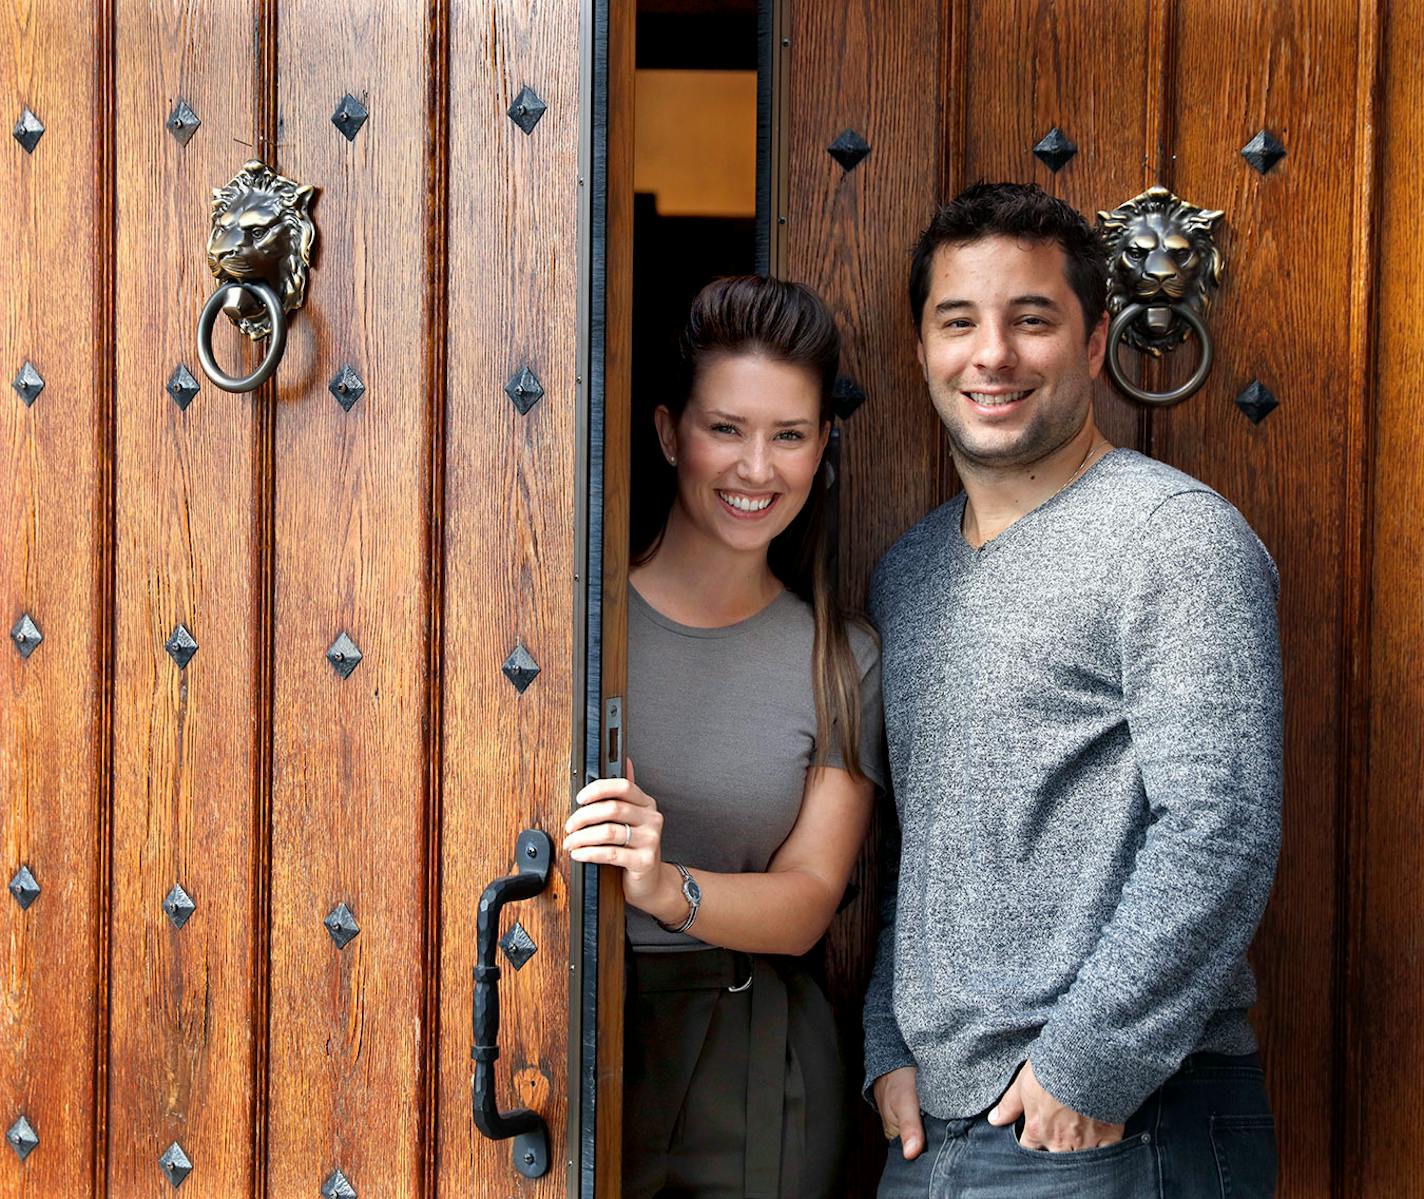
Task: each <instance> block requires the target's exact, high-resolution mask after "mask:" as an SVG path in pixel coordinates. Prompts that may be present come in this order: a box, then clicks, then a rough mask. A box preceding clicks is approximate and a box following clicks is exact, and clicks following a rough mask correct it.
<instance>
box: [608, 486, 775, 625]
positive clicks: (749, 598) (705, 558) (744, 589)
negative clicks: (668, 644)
mask: <svg viewBox="0 0 1424 1199" xmlns="http://www.w3.org/2000/svg"><path fill="white" fill-rule="evenodd" d="M629 578H630V580H631V581H632V583H633V585H634V586H635V587H636V588H637V589H638V594H639V595H641V596H642V597H643V598H644V599H645V600H647V601H648V603H650V604H652V606H653V607H654V608H656V609H657V610H658V611H659V612H661V613H662V614H663V615H664V616H667V617H668V618H670V619H672V620H675V621H677V622H678V623H679V624H685V625H691V626H692V627H694V628H722V627H724V626H726V625H729V624H736V623H737V622H738V621H742V620H746V619H747V618H748V617H749V616H755V615H756V614H757V613H758V612H760V611H761V610H762V609H763V608H765V607H766V606H767V604H769V603H770V602H771V601H772V600H774V599H775V598H776V596H777V595H778V594H779V593H780V592H781V590H782V586H781V583H780V581H779V580H778V579H777V578H776V576H775V575H774V574H772V572H771V567H770V565H768V563H767V560H766V551H765V550H758V551H753V552H751V553H741V552H738V551H736V550H733V549H731V548H730V547H728V546H727V545H725V544H724V543H722V542H719V541H716V540H714V539H712V538H709V537H704V536H701V535H700V534H699V532H698V531H697V530H696V529H695V528H694V527H693V526H692V525H691V523H690V522H689V521H688V520H686V518H685V517H683V515H682V513H681V512H680V511H679V510H678V508H677V505H676V503H674V505H673V509H672V511H671V512H670V513H669V514H668V523H667V529H666V531H665V532H664V533H663V539H662V543H661V544H660V545H659V546H658V552H657V553H656V554H654V555H653V559H652V561H650V562H645V563H644V564H643V565H641V566H638V567H635V568H634V569H633V571H632V572H631V573H630V575H629Z"/></svg>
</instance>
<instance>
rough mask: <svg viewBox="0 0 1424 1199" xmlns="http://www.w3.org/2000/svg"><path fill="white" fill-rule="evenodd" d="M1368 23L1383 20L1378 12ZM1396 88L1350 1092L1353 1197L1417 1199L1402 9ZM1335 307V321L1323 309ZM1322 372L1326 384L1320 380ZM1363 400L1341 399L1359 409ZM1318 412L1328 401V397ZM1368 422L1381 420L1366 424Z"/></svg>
mask: <svg viewBox="0 0 1424 1199" xmlns="http://www.w3.org/2000/svg"><path fill="white" fill-rule="evenodd" d="M1364 15H1366V17H1367V18H1368V17H1373V16H1375V15H1376V14H1375V13H1374V11H1373V10H1366V13H1365V14H1364ZM1387 19H1388V28H1387V32H1386V31H1383V30H1381V31H1380V32H1379V34H1378V35H1377V36H1378V37H1379V39H1380V42H1381V44H1382V45H1383V46H1384V47H1385V49H1384V51H1383V53H1384V55H1385V80H1386V91H1385V95H1384V103H1383V110H1382V111H1383V147H1382V155H1381V171H1380V175H1379V188H1380V190H1379V203H1380V209H1381V218H1382V219H1381V225H1380V237H1379V241H1378V243H1377V245H1378V256H1377V257H1375V258H1372V259H1371V260H1370V262H1369V265H1368V266H1366V265H1365V264H1361V265H1360V266H1358V267H1356V268H1355V269H1356V270H1359V271H1362V272H1363V271H1367V270H1372V271H1377V272H1378V276H1377V277H1378V288H1379V290H1378V320H1377V322H1376V328H1377V329H1378V338H1379V342H1378V354H1377V358H1376V359H1375V361H1376V362H1377V363H1378V375H1377V379H1376V384H1375V387H1374V396H1375V404H1376V406H1375V409H1374V412H1375V421H1376V424H1375V429H1374V436H1373V455H1374V457H1373V483H1374V496H1373V504H1372V507H1373V522H1372V528H1371V530H1370V533H1371V540H1372V543H1373V566H1372V569H1371V570H1370V573H1369V576H1368V591H1367V592H1366V597H1367V598H1368V601H1369V648H1370V652H1369V656H1368V657H1367V658H1365V659H1364V660H1363V661H1361V662H1360V663H1359V664H1358V665H1359V668H1360V674H1361V675H1362V676H1363V677H1362V678H1361V679H1360V682H1361V685H1362V686H1363V688H1364V692H1365V696H1366V709H1365V710H1366V712H1367V714H1368V737H1369V740H1368V745H1367V746H1359V747H1357V748H1356V753H1357V754H1359V753H1360V752H1361V751H1362V750H1364V749H1367V750H1368V759H1367V761H1368V779H1367V789H1365V790H1364V791H1363V792H1362V793H1358V794H1355V795H1354V796H1352V797H1351V802H1350V813H1351V818H1352V821H1353V824H1354V827H1353V829H1352V834H1353V835H1352V839H1353V841H1354V842H1355V843H1356V845H1357V847H1358V849H1357V854H1356V856H1355V858H1354V859H1353V861H1354V862H1356V863H1358V869H1357V871H1355V872H1352V873H1351V874H1350V875H1349V877H1350V879H1351V882H1352V891H1353V894H1354V896H1355V898H1356V913H1357V915H1356V918H1355V920H1354V922H1353V923H1352V925H1351V935H1352V937H1353V938H1354V939H1355V943H1354V945H1353V946H1352V948H1353V957H1354V962H1355V968H1354V969H1353V971H1352V972H1351V978H1350V982H1351V987H1352V990H1351V993H1350V995H1349V996H1348V1002H1349V1004H1350V1008H1351V1014H1352V1023H1353V1034H1354V1035H1353V1037H1352V1038H1351V1045H1350V1050H1351V1052H1350V1055H1349V1057H1348V1058H1347V1059H1346V1062H1345V1064H1344V1069H1345V1073H1344V1077H1343V1078H1342V1079H1341V1085H1342V1086H1343V1088H1344V1090H1345V1094H1344V1104H1343V1111H1344V1115H1345V1120H1346V1127H1347V1129H1348V1130H1349V1131H1350V1132H1351V1133H1353V1134H1354V1135H1353V1136H1352V1137H1351V1138H1350V1140H1349V1141H1348V1142H1347V1145H1346V1152H1345V1155H1344V1157H1343V1162H1342V1169H1341V1171H1340V1180H1341V1183H1342V1188H1341V1192H1340V1193H1341V1194H1344V1195H1348V1196H1352V1197H1353V1196H1360V1197H1364V1196H1376V1195H1408V1194H1412V1193H1414V1192H1415V1191H1417V1189H1418V1187H1419V1165H1418V1153H1417V1151H1415V1150H1413V1149H1412V1148H1405V1146H1412V1143H1413V1142H1412V1140H1411V1139H1410V1135H1409V1132H1408V1130H1409V1127H1410V1123H1411V1121H1410V1116H1411V1114H1412V1113H1413V1112H1415V1111H1418V1110H1419V1107H1420V1104H1421V1101H1424V1077H1421V1075H1420V1071H1419V1062H1420V1061H1421V1060H1424V999H1421V993H1420V966H1419V963H1420V962H1421V961H1424V952H1421V950H1424V938H1421V932H1420V921H1419V913H1420V911H1421V910H1424V893H1421V892H1422V891H1424V888H1421V880H1424V844H1421V841H1420V837H1419V814H1420V803H1419V797H1420V795H1421V794H1424V749H1421V743H1420V739H1419V729H1420V728H1421V727H1424V631H1421V623H1420V612H1421V611H1424V582H1421V578H1420V571H1419V563H1420V562H1421V561H1424V526H1421V523H1420V519H1419V513H1420V511H1421V507H1424V468H1421V465H1420V453H1419V449H1420V437H1421V435H1420V430H1421V429H1424V319H1421V316H1420V311H1419V283H1418V280H1419V276H1420V272H1421V271H1424V248H1421V243H1420V240H1419V235H1418V224H1419V213H1420V211H1421V209H1424V172H1421V171H1420V169H1419V146H1420V139H1421V137H1424V76H1421V74H1420V71H1419V63H1420V61H1421V59H1424V5H1422V4H1420V3H1419V0H1403V2H1400V0H1396V2H1395V3H1391V4H1390V5H1389V6H1388V8H1387ZM1322 311H1323V310H1322ZM1317 377H1319V376H1317ZM1358 398H1359V397H1356V396H1348V397H1341V399H1340V400H1339V401H1338V402H1340V403H1344V404H1348V405H1352V404H1354V403H1355V402H1357V400H1358ZM1312 402H1314V403H1328V402H1329V401H1328V400H1327V399H1326V397H1325V396H1323V395H1320V396H1317V397H1315V398H1314V399H1313V400H1312ZM1366 416H1368V413H1366Z"/></svg>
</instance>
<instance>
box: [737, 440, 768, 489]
mask: <svg viewBox="0 0 1424 1199" xmlns="http://www.w3.org/2000/svg"><path fill="white" fill-rule="evenodd" d="M771 473H772V472H771V450H770V447H768V446H767V444H766V443H765V442H764V441H762V440H761V439H760V438H752V439H751V440H750V441H748V442H747V443H746V444H745V446H744V447H743V449H742V456H741V459H740V461H739V462H738V463H737V474H738V475H739V476H740V477H741V478H742V479H745V480H746V481H747V482H749V483H762V482H765V481H766V480H767V479H770V478H771Z"/></svg>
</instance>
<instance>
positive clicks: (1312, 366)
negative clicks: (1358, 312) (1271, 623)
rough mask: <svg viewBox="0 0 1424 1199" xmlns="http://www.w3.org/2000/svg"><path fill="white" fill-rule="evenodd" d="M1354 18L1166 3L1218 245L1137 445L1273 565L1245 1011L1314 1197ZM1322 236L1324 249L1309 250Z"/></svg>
mask: <svg viewBox="0 0 1424 1199" xmlns="http://www.w3.org/2000/svg"><path fill="white" fill-rule="evenodd" d="M1355 22H1356V12H1355V9H1354V7H1353V6H1351V5H1342V4H1338V3H1317V4H1311V5H1304V4H1293V5H1283V4H1282V5H1261V6H1255V5H1253V6H1242V7H1226V6H1223V5H1220V4H1215V3H1208V2H1206V0H1180V3H1179V5H1178V25H1177V29H1176V42H1177V54H1176V58H1177V64H1178V65H1177V71H1178V75H1177V79H1176V82H1175V93H1176V97H1177V104H1176V107H1177V116H1176V121H1177V139H1176V146H1175V153H1176V156H1177V160H1176V179H1175V183H1176V188H1177V193H1178V194H1179V195H1181V196H1183V197H1184V198H1186V199H1188V200H1191V201H1192V202H1194V203H1198V204H1202V205H1204V206H1206V207H1210V208H1219V209H1223V210H1224V211H1225V212H1226V220H1225V222H1224V223H1225V225H1226V228H1227V231H1228V232H1227V234H1226V237H1225V238H1224V239H1223V241H1224V248H1225V252H1226V254H1227V256H1228V258H1227V268H1226V275H1225V278H1224V284H1223V289H1222V293H1221V296H1220V302H1219V304H1218V306H1217V307H1216V308H1215V309H1214V310H1213V314H1212V330H1213V334H1214V337H1215V341H1216V348H1217V359H1216V365H1215V367H1214V368H1213V371H1212V376H1211V378H1210V379H1209V380H1208V382H1207V384H1206V386H1205V387H1204V388H1203V389H1202V391H1200V392H1199V393H1198V394H1197V395H1196V396H1195V397H1193V398H1192V399H1191V400H1190V401H1189V402H1187V403H1184V404H1181V405H1179V406H1178V407H1176V408H1173V409H1171V410H1170V411H1168V412H1166V413H1160V414H1158V415H1157V416H1156V418H1155V420H1154V424H1153V437H1154V440H1153V447H1152V448H1153V452H1154V454H1155V455H1156V456H1157V457H1159V458H1162V459H1163V460H1164V461H1167V462H1170V463H1171V464H1172V465H1174V466H1177V467H1180V468H1181V469H1182V470H1185V471H1187V472H1188V473H1189V474H1192V475H1194V476H1196V477H1197V478H1200V479H1202V480H1203V481H1204V482H1206V483H1208V484H1210V485H1211V486H1212V487H1214V488H1216V489H1217V490H1218V491H1220V492H1221V493H1222V494H1223V495H1225V496H1226V498H1227V499H1229V500H1231V501H1232V502H1233V503H1234V504H1236V506H1237V507H1238V508H1240V509H1241V511H1242V513H1243V514H1244V515H1245V516H1246V519H1247V520H1248V521H1250V522H1251V525H1252V527H1253V528H1255V530H1256V532H1257V533H1258V535H1259V536H1260V537H1261V539H1262V541H1264V542H1265V544H1266V546H1267V548H1268V549H1269V550H1270V551H1271V553H1272V555H1273V556H1274V557H1275V560H1276V563H1277V565H1278V567H1279V569H1280V574H1281V599H1280V605H1279V612H1280V622H1281V643H1282V647H1283V657H1284V663H1285V696H1286V710H1285V734H1286V742H1285V755H1286V776H1285V816H1284V844H1283V849H1282V854H1281V861H1280V867H1279V870H1278V873H1277V879H1276V887H1275V892H1274V895H1273V898H1272V901H1271V904H1270V907H1269V909H1268V911H1267V914H1266V918H1265V921H1264V924H1263V926H1262V929H1261V931H1260V933H1259V934H1258V936H1257V940H1256V945H1255V949H1254V953H1253V961H1254V963H1255V965H1256V968H1257V975H1258V980H1259V984H1260V992H1261V999H1260V1002H1259V1003H1258V1005H1257V1007H1256V1009H1255V1011H1254V1016H1253V1019H1254V1023H1255V1026H1256V1028H1257V1031H1258V1034H1259V1036H1260V1039H1261V1043H1262V1049H1263V1056H1264V1058H1265V1062H1266V1066H1267V1081H1268V1085H1269V1088H1270V1092H1271V1096H1272V1100H1273V1103H1274V1104H1275V1108H1276V1118H1277V1125H1278V1128H1279V1139H1280V1150H1281V1164H1282V1170H1281V1189H1280V1193H1281V1195H1282V1196H1286V1197H1290V1196H1305V1195H1312V1196H1313V1195H1320V1194H1325V1193H1326V1191H1327V1189H1328V1187H1329V1186H1330V1175H1331V1149H1332V1140H1333V1136H1334V1129H1335V1124H1334V1119H1333V1115H1334V1113H1333V1108H1332V1090H1333V1087H1334V1084H1335V1080H1334V1079H1333V1077H1332V1073H1333V1071H1332V1056H1333V1054H1332V1047H1333V1033H1334V1021H1335V1019H1336V1016H1337V1013H1338V1011H1339V996H1338V995H1337V994H1335V993H1334V989H1333V987H1332V979H1333V977H1334V967H1335V947H1334V945H1333V934H1334V928H1335V921H1336V916H1337V908H1336V896H1335V891H1334V887H1333V885H1332V881H1333V879H1334V874H1335V865H1336V853H1337V849H1338V841H1337V836H1338V829H1337V804H1338V799H1339V796H1338V791H1337V787H1338V783H1339V780H1340V778H1341V761H1342V759H1341V755H1342V753H1343V752H1344V747H1343V745H1342V731H1341V728H1340V723H1339V714H1340V711H1341V704H1340V682H1341V677H1342V675H1341V667H1342V659H1341V653H1342V647H1341V635H1340V630H1341V624H1342V620H1343V610H1342V598H1343V597H1342V571H1341V566H1340V562H1341V560H1342V556H1343V555H1345V554H1346V553H1350V552H1353V548H1352V547H1349V546H1346V545H1345V544H1344V528H1345V512H1344V503H1345V496H1346V475H1347V464H1346V462H1345V458H1344V454H1343V446H1344V442H1345V434H1346V428H1345V418H1344V416H1343V414H1344V413H1345V412H1346V411H1347V410H1348V409H1349V408H1350V407H1351V406H1352V405H1353V404H1355V403H1356V402H1357V398H1356V397H1355V396H1354V395H1353V394H1352V393H1351V391H1350V389H1349V380H1350V378H1351V375H1352V368H1351V345H1350V323H1349V321H1348V319H1344V318H1342V319H1330V318H1328V317H1325V318H1323V317H1322V314H1327V313H1334V314H1343V313H1347V312H1348V311H1349V308H1350V304H1351V302H1352V298H1353V289H1352V277H1351V274H1352V268H1351V260H1350V254H1349V252H1348V247H1349V245H1350V237H1349V234H1348V232H1347V228H1346V226H1345V225H1344V224H1343V220H1344V217H1345V214H1348V213H1350V212H1351V211H1352V203H1353V198H1354V197H1353V186H1352V179H1353V171H1352V159H1353V153H1354V143H1355V120H1354V101H1355V77H1356V53H1355V46H1356V35H1357V32H1358V31H1357V29H1356V24H1355ZM1223 47H1229V48H1230V52H1229V53H1228V54H1225V55H1223V52H1222V50H1223ZM1223 97H1231V103H1229V104H1227V103H1222V98H1223ZM1262 127H1266V128H1269V129H1271V130H1272V131H1273V132H1274V133H1275V134H1276V135H1277V136H1278V137H1280V138H1281V140H1282V141H1283V142H1284V143H1285V145H1286V147H1287V156H1286V158H1285V159H1283V160H1282V161H1281V162H1280V163H1279V164H1278V165H1277V166H1276V167H1275V168H1274V169H1273V170H1272V171H1271V173H1270V174H1269V175H1267V176H1264V177H1263V176H1261V175H1260V174H1258V173H1257V172H1256V171H1255V170H1254V169H1252V168H1251V167H1250V166H1249V165H1248V164H1247V163H1246V162H1245V160H1244V159H1242V158H1241V156H1240V154H1239V150H1240V148H1241V147H1242V146H1244V145H1245V144H1246V142H1247V141H1248V140H1249V139H1250V138H1251V137H1252V136H1253V135H1254V134H1255V133H1256V132H1257V131H1258V130H1259V129H1261V128H1262ZM1326 246H1331V247H1336V248H1337V252H1328V251H1327V252H1308V251H1307V250H1306V247H1326ZM1283 281H1289V282H1288V286H1282V283H1283ZM1174 368H1175V369H1176V370H1178V371H1184V370H1187V369H1189V364H1188V363H1187V362H1186V361H1183V362H1182V363H1181V364H1174ZM1175 377H1176V376H1175V375H1173V378H1174V379H1175ZM1253 378H1259V379H1260V380H1261V381H1262V382H1263V383H1265V384H1266V385H1267V386H1268V387H1270V388H1271V390H1272V391H1273V392H1274V393H1275V394H1276V396H1277V398H1278V399H1279V400H1280V403H1281V406H1280V408H1279V409H1278V410H1277V411H1275V412H1273V413H1272V414H1271V415H1270V416H1268V417H1267V418H1266V419H1265V420H1264V421H1263V422H1262V423H1261V424H1260V425H1253V424H1252V423H1251V422H1250V421H1249V420H1247V419H1246V418H1245V417H1244V416H1243V415H1242V413H1241V412H1240V411H1239V410H1238V409H1237V408H1236V405H1235V404H1234V403H1233V400H1234V398H1235V396H1236V395H1237V393H1238V392H1239V391H1240V390H1241V389H1242V388H1243V387H1245V386H1246V385H1247V384H1248V383H1249V382H1250V381H1251V380H1252V379H1253Z"/></svg>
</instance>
